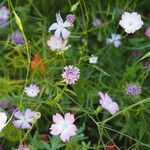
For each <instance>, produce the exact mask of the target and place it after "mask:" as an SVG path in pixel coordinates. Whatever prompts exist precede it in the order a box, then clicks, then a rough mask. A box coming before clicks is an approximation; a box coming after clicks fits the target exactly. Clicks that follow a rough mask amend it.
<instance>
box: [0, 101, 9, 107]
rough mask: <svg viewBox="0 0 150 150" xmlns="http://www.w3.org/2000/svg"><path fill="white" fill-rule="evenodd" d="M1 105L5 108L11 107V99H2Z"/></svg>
mask: <svg viewBox="0 0 150 150" xmlns="http://www.w3.org/2000/svg"><path fill="white" fill-rule="evenodd" d="M0 107H1V108H3V109H7V108H9V107H10V103H9V101H7V100H2V101H0Z"/></svg>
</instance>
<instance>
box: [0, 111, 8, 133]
mask: <svg viewBox="0 0 150 150" xmlns="http://www.w3.org/2000/svg"><path fill="white" fill-rule="evenodd" d="M6 121H7V115H6V113H4V112H0V132H1V131H2V129H3V128H4V127H5V126H6Z"/></svg>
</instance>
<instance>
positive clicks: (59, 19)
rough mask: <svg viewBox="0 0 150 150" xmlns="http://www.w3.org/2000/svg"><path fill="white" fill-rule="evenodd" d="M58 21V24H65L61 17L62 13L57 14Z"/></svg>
mask: <svg viewBox="0 0 150 150" xmlns="http://www.w3.org/2000/svg"><path fill="white" fill-rule="evenodd" d="M56 21H57V22H58V24H59V23H63V19H62V17H61V15H60V12H58V13H56Z"/></svg>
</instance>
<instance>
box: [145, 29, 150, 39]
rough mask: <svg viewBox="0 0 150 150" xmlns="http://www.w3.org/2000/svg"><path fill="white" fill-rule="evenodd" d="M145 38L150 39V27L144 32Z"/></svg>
mask: <svg viewBox="0 0 150 150" xmlns="http://www.w3.org/2000/svg"><path fill="white" fill-rule="evenodd" d="M145 36H146V37H147V38H148V39H150V27H148V28H147V29H146V31H145Z"/></svg>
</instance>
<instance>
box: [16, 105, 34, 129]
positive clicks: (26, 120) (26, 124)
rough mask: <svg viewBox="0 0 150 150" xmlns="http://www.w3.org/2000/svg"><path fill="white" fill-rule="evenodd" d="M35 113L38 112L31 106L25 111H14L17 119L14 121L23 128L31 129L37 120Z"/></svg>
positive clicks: (18, 126) (17, 126)
mask: <svg viewBox="0 0 150 150" xmlns="http://www.w3.org/2000/svg"><path fill="white" fill-rule="evenodd" d="M35 114H36V112H35V111H32V110H31V109H29V108H28V109H26V111H25V112H21V111H19V110H16V111H14V113H13V115H14V117H15V118H16V119H17V120H14V121H13V124H14V126H15V127H16V128H21V129H30V128H31V126H32V123H33V122H34V120H35V118H34V117H35Z"/></svg>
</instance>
